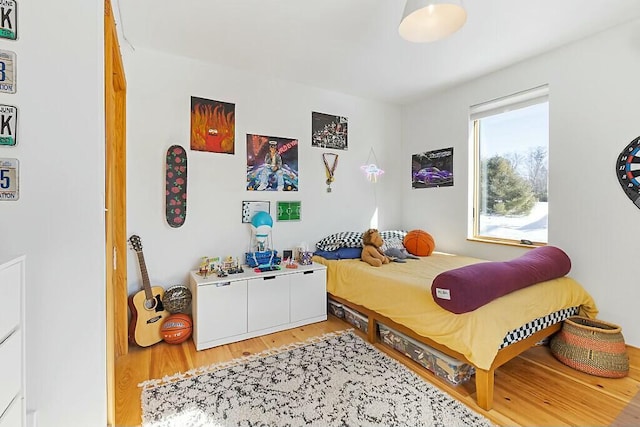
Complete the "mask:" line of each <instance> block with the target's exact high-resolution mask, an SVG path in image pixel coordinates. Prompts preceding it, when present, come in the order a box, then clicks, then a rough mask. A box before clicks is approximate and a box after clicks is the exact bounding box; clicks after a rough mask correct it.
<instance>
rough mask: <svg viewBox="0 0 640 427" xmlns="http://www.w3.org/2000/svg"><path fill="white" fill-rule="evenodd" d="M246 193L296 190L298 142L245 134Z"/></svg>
mask: <svg viewBox="0 0 640 427" xmlns="http://www.w3.org/2000/svg"><path fill="white" fill-rule="evenodd" d="M247 190H249V191H298V140H297V139H291V138H280V137H275V136H263V135H252V134H247Z"/></svg>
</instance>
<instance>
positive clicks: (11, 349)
mask: <svg viewBox="0 0 640 427" xmlns="http://www.w3.org/2000/svg"><path fill="white" fill-rule="evenodd" d="M24 260H25V258H24V256H21V257H17V258H12V259H10V260H9V261H6V262H2V261H3V260H0V301H2V306H3V309H2V311H0V427H5V426H7V427H9V426H12V427H20V426H24V425H25V421H26V415H25V401H24V384H25V372H24V360H25V358H24V348H25V345H24Z"/></svg>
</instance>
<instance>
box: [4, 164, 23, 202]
mask: <svg viewBox="0 0 640 427" xmlns="http://www.w3.org/2000/svg"><path fill="white" fill-rule="evenodd" d="M18 175H19V173H18V159H0V201H3V200H18V199H19V198H20V194H19V193H18Z"/></svg>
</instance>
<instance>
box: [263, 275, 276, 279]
mask: <svg viewBox="0 0 640 427" xmlns="http://www.w3.org/2000/svg"><path fill="white" fill-rule="evenodd" d="M275 278H276V276H269V277H263V278H262V279H263V280H272V279H275Z"/></svg>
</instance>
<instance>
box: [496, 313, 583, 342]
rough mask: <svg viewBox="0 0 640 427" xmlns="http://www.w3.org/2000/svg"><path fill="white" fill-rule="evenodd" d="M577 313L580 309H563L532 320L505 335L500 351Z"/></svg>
mask: <svg viewBox="0 0 640 427" xmlns="http://www.w3.org/2000/svg"><path fill="white" fill-rule="evenodd" d="M579 311H580V307H570V308H564V309H562V310H558V311H556V312H553V313H551V314H548V315H546V316H544V317H539V318H537V319H535V320H532V321H531V322H529V323H527V324H525V325H524V326H521V327H519V328H517V329H514V330H513V331H511V332H509V333H507V335H505V337H504V340H503V341H502V344H501V345H500V349H503V348H505V347H506V346H508V345H510V344H513V343H515V342H518V341H521V340H523V339H525V338H529V337H530V336H531V335H533V334H534V333H536V332H538V331H540V330H542V329H544V328H546V327H548V326H551V325H553V324H555V323H558V322H562V321H563V320H564V319H566V318H567V317H570V316H575V315H576V314H578V312H579Z"/></svg>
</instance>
